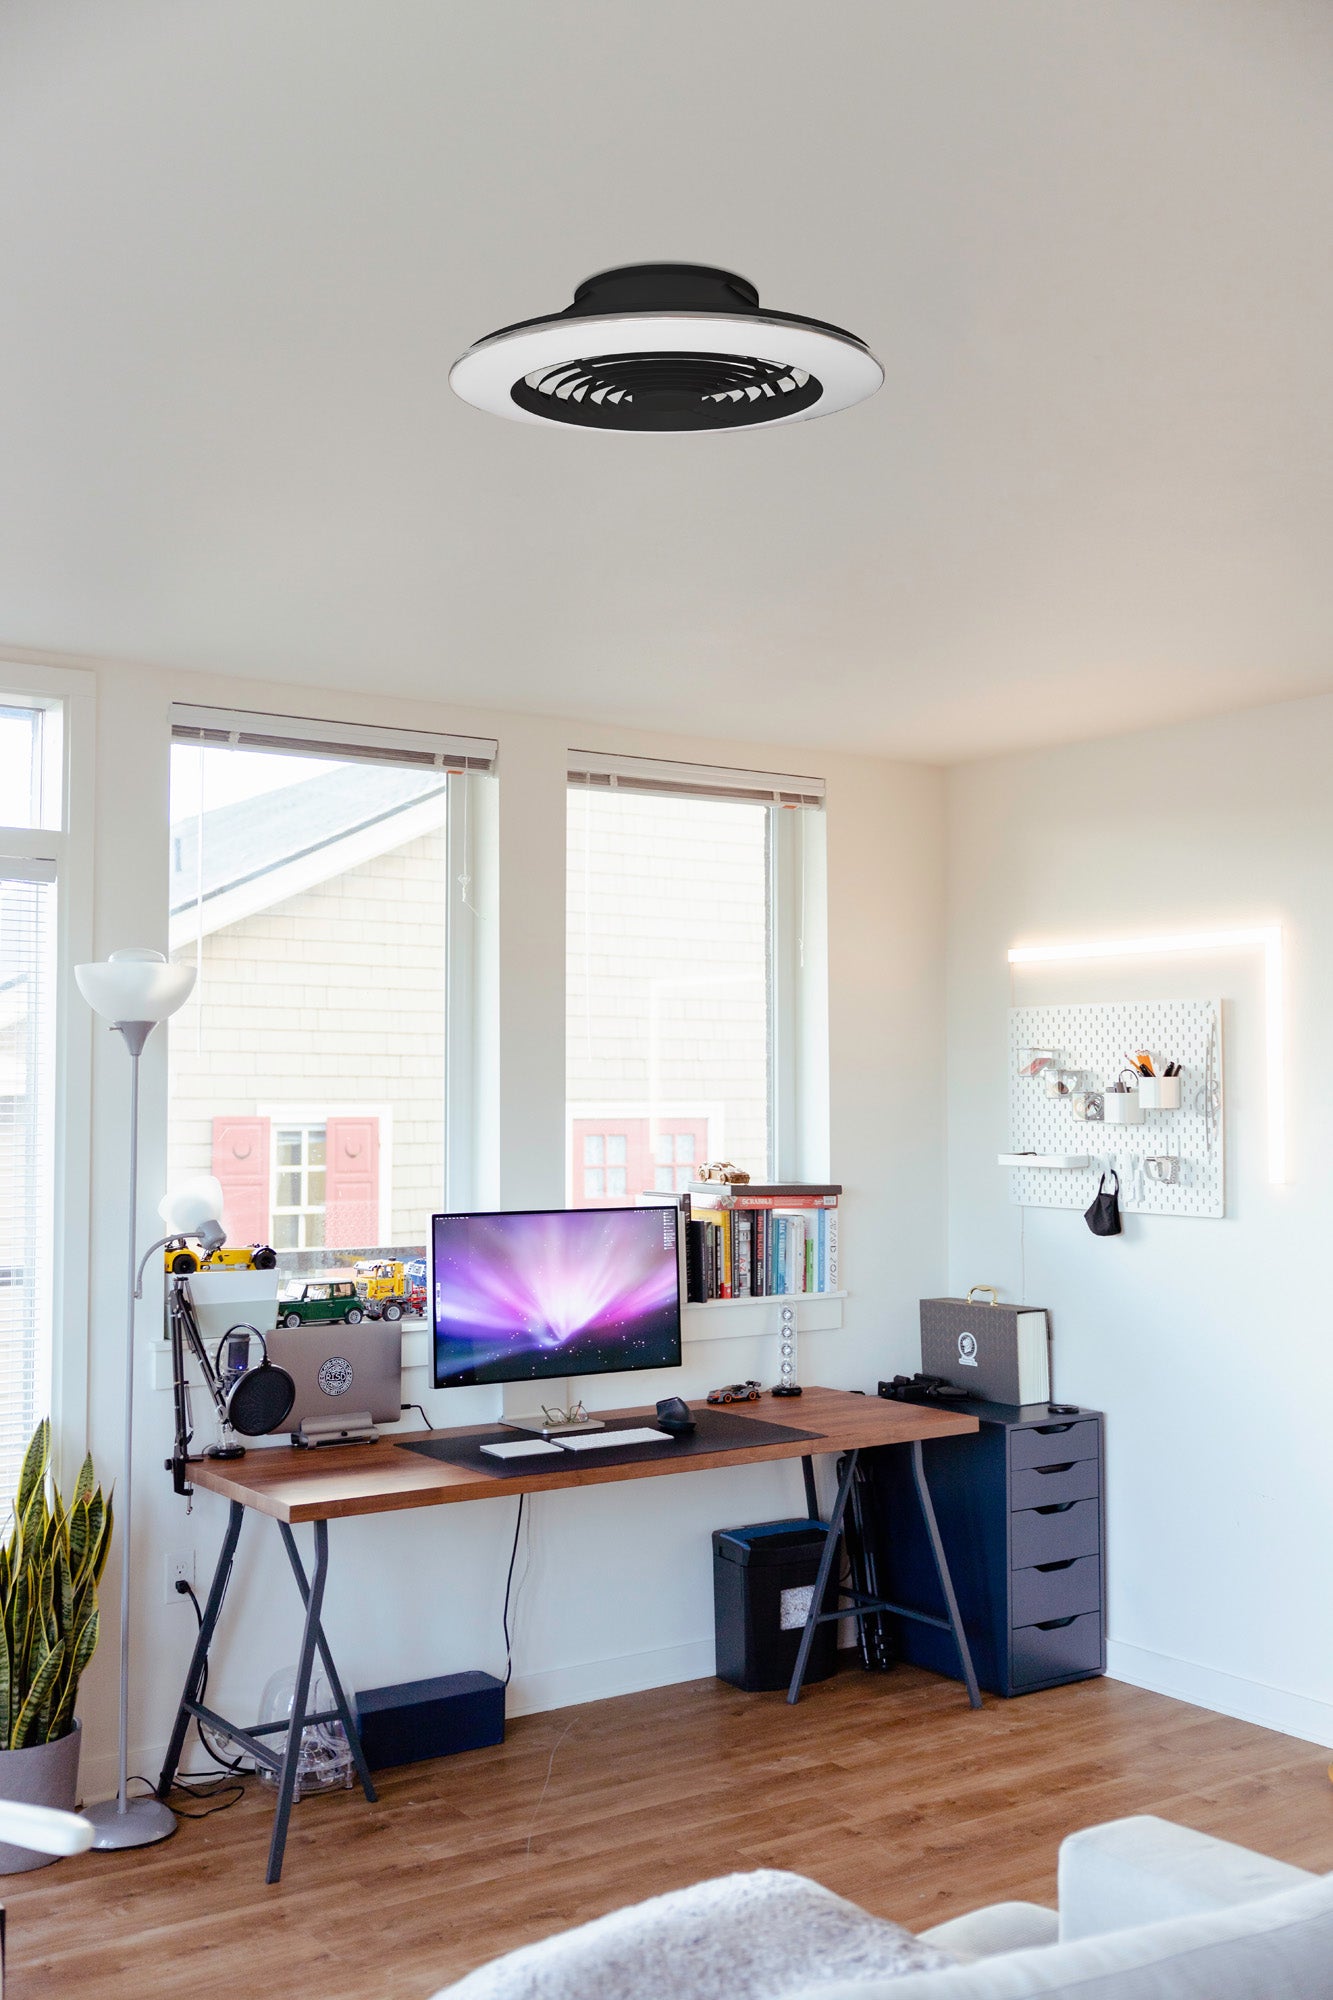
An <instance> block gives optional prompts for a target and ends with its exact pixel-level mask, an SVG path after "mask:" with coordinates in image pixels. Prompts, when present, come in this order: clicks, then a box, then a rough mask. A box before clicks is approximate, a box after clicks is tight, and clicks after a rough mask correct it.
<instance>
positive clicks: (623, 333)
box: [449, 311, 884, 436]
mask: <svg viewBox="0 0 1333 2000" xmlns="http://www.w3.org/2000/svg"><path fill="white" fill-rule="evenodd" d="M670 354H679V355H681V356H689V357H699V356H708V357H727V356H734V357H735V358H736V360H737V362H738V363H748V364H753V363H754V362H755V361H756V360H761V361H762V365H763V366H765V367H766V368H769V369H771V370H772V371H773V374H774V380H775V381H776V380H780V379H790V380H791V381H792V382H793V384H794V385H795V386H794V392H785V393H784V395H783V398H782V400H783V401H784V402H786V400H787V395H788V394H791V396H792V402H793V404H796V403H797V402H799V404H800V407H792V408H791V409H784V410H782V411H780V412H778V411H775V412H773V414H772V415H769V414H768V413H767V410H766V411H765V416H764V419H763V421H762V426H761V425H760V424H759V423H755V424H753V425H747V424H743V423H737V422H724V423H704V424H700V425H698V426H681V427H680V428H681V430H682V431H683V432H684V434H687V435H690V436H696V435H698V434H699V431H701V430H707V429H714V428H716V429H727V430H738V429H749V428H760V427H762V428H764V429H771V428H773V427H774V426H775V425H777V424H784V423H798V422H800V421H802V420H803V419H804V418H805V417H810V416H825V415H829V414H831V413H832V412H833V411H835V410H841V409H846V408H847V407H849V405H851V404H852V403H858V402H861V401H862V400H863V399H864V398H865V397H867V396H870V395H873V394H874V392H875V390H876V389H878V388H879V386H880V384H881V383H882V382H883V380H884V371H883V369H882V368H881V367H880V365H879V363H878V361H876V360H875V357H874V356H873V355H872V354H871V353H870V351H869V349H868V348H867V347H865V345H864V344H863V343H862V342H861V341H859V340H857V339H856V338H855V336H853V335H851V334H847V333H843V332H842V331H840V330H839V329H836V328H830V327H826V326H824V325H823V324H822V323H820V322H818V321H811V320H802V319H799V318H797V317H795V316H793V315H785V314H782V313H765V312H756V313H749V314H746V313H736V314H730V313H719V312H708V311H705V312H681V311H675V312H662V313H652V312H645V311H634V312H625V313H615V314H605V315H602V316H595V315H585V316H582V317H578V318H573V319H571V318H566V317H564V316H563V315H562V316H559V317H554V318H550V319H545V320H540V321H529V322H527V323H525V324H523V325H522V326H518V327H514V328H509V329H506V330H504V331H502V332H500V333H495V334H489V335H487V336H486V337H485V338H484V339H482V340H479V341H477V342H476V343H475V345H474V346H472V347H470V348H469V349H468V351H467V353H466V354H464V355H462V356H461V357H460V359H459V360H458V361H456V362H455V363H454V365H453V367H452V369H451V370H450V372H449V381H450V385H451V387H452V388H453V389H454V391H455V393H456V394H457V395H459V396H461V397H462V398H463V400H464V401H465V402H468V403H471V404H473V405H474V406H475V407H476V408H477V409H481V410H486V411H488V412H490V413H491V414H492V415H494V416H504V417H509V418H511V419H513V420H515V421H517V422H520V423H537V424H547V425H550V424H551V423H559V422H560V419H559V418H557V417H555V416H554V415H553V414H552V415H548V414H547V413H546V411H547V409H549V408H550V400H549V391H544V390H543V388H542V384H543V380H544V378H546V377H548V376H550V375H551V374H553V373H556V372H563V371H569V372H570V373H571V374H572V375H573V376H574V377H575V378H576V379H578V377H579V375H580V371H581V368H582V367H583V365H584V364H587V363H589V362H595V361H597V360H598V359H599V358H602V357H607V356H614V357H618V358H620V359H626V358H628V359H631V360H632V359H633V358H634V357H644V356H661V355H670ZM811 381H814V382H815V383H817V385H818V392H817V393H812V394H810V395H807V394H806V393H805V392H806V390H807V388H808V385H809V383H810V382H811ZM520 385H524V387H526V389H527V391H528V401H529V402H530V403H536V402H538V401H540V403H541V404H544V405H545V406H546V407H545V408H540V407H539V408H532V407H525V403H524V402H523V401H520V400H518V398H517V397H516V395H515V391H516V390H519V388H520ZM751 386H753V385H751ZM742 393H743V394H744V395H745V397H746V400H747V401H748V402H749V403H751V404H754V403H757V402H761V401H765V402H767V401H771V399H772V398H773V396H774V395H775V393H776V392H775V391H774V390H773V389H772V388H769V389H768V390H767V391H766V392H765V390H764V389H762V388H761V389H760V390H759V393H758V394H757V395H750V394H749V393H748V390H747V389H745V387H744V385H743V384H742ZM605 400H609V399H605ZM620 400H621V399H620V398H619V397H617V401H618V402H619V401H620ZM700 400H701V404H702V402H703V400H704V398H703V397H701V399H700ZM707 400H708V401H709V402H710V403H711V404H712V406H713V408H714V409H716V408H717V406H718V401H719V399H718V398H717V397H715V396H714V397H708V398H707ZM598 407H599V408H601V407H604V405H598ZM561 427H562V428H578V429H597V430H604V431H605V430H611V431H615V430H622V431H623V434H627V435H631V436H640V435H643V434H644V432H643V429H642V428H635V429H629V428H628V427H622V426H619V425H616V424H612V423H565V424H562V425H561Z"/></svg>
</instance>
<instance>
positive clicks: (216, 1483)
mask: <svg viewBox="0 0 1333 2000" xmlns="http://www.w3.org/2000/svg"><path fill="white" fill-rule="evenodd" d="M696 1407H697V1408H700V1409H702V1408H703V1407H704V1405H703V1404H702V1403H697V1404H696ZM730 1413H731V1414H732V1415H734V1416H738V1417H744V1416H751V1417H758V1418H760V1419H761V1420H762V1421H763V1422H765V1423H783V1422H787V1423H790V1424H792V1425H793V1426H794V1427H796V1428H799V1429H800V1430H803V1431H814V1432H816V1433H817V1435H816V1436H815V1437H811V1438H793V1439H792V1441H791V1442H790V1443H789V1444H763V1445H754V1446H750V1445H742V1446H741V1447H740V1448H739V1450H738V1449H735V1448H733V1449H732V1450H730V1451H704V1452H696V1453H694V1454H692V1455H691V1456H690V1457H689V1458H678V1459H674V1460H672V1461H670V1462H665V1461H663V1460H661V1459H642V1460H640V1461H638V1462H637V1463H635V1464H633V1465H615V1466H611V1465H598V1464H596V1462H595V1460H594V1458H593V1456H592V1454H581V1455H580V1456H579V1457H577V1458H576V1459H574V1460H573V1461H572V1462H571V1463H568V1464H561V1465H559V1466H552V1465H550V1464H549V1463H548V1464H544V1465H543V1466H542V1469H541V1470H540V1471H539V1470H537V1469H536V1468H535V1467H534V1469H533V1470H532V1471H531V1472H513V1473H509V1474H507V1475H506V1476H505V1477H504V1478H503V1479H497V1478H493V1477H491V1475H490V1474H488V1473H485V1472H474V1471H472V1470H471V1469H470V1468H469V1467H467V1466H464V1465H447V1464H444V1463H443V1462H442V1461H440V1460H438V1459H432V1458H423V1457H422V1455H421V1453H420V1452H415V1451H399V1450H398V1448H397V1445H396V1443H395V1442H394V1441H393V1440H392V1439H391V1438H389V1437H387V1436H385V1437H382V1438H381V1439H380V1440H379V1443H378V1444H347V1445H322V1446H320V1447H318V1448H317V1449H315V1450H308V1451H307V1450H298V1449H297V1448H296V1447H295V1446H292V1445H275V1446H266V1447H261V1448H257V1449H251V1450H250V1451H248V1452H247V1453H246V1456H245V1457H244V1458H241V1459H233V1460H231V1461H230V1462H228V1461H226V1460H221V1461H219V1460H215V1459H199V1460H196V1461H194V1462H192V1463H191V1465H190V1470H189V1478H190V1481H191V1483H192V1484H193V1485H195V1486H197V1487H200V1488H202V1489H204V1490H205V1491H207V1492H209V1493H219V1494H221V1495H222V1497H223V1499H224V1500H239V1501H240V1502H241V1504H242V1506H245V1507H253V1508H254V1509H255V1510H256V1511H257V1512H258V1513H261V1514H271V1515H272V1516H273V1518H274V1519H275V1520H277V1521H331V1520H338V1519H340V1518H342V1517H343V1516H345V1515H349V1514H392V1513H396V1512H397V1511H398V1510H399V1509H400V1508H404V1507H440V1506H443V1505H446V1504H447V1503H449V1502H450V1501H454V1500H503V1499H505V1498H506V1497H507V1496H508V1495H509V1494H511V1493H548V1492H553V1491H554V1490H555V1489H556V1488H557V1487H562V1486H604V1485H610V1484H611V1483H613V1482H614V1481H616V1480H622V1479H661V1478H663V1477H665V1476H666V1475H668V1474H673V1473H682V1472H714V1471H717V1470H718V1469H719V1468H722V1467H725V1466H729V1465H753V1464H755V1463H757V1462H758V1461H759V1460H761V1459H766V1458H804V1457H806V1456H807V1455H810V1456H816V1455H818V1454H820V1453H824V1452H841V1451H854V1450H861V1449H865V1448H868V1447H870V1446H872V1445H882V1444H910V1443H911V1442H912V1440H913V1439H915V1438H934V1437H960V1436H963V1435H965V1434H966V1433H967V1432H969V1431H975V1430H976V1429H977V1428H978V1425H977V1420H976V1418H975V1417H971V1416H965V1415H963V1414H962V1413H961V1412H959V1411H957V1410H950V1409H943V1408H934V1409H927V1408H925V1407H923V1406H921V1405H919V1404H914V1403H897V1402H889V1401H886V1400H885V1399H884V1398H883V1397H880V1396H858V1395H856V1394H855V1393H854V1392H853V1391H851V1390H849V1389H807V1390H806V1391H805V1394H804V1395H803V1396H801V1397H800V1398H799V1400H798V1399H796V1398H792V1399H791V1400H790V1401H784V1400H782V1399H779V1400H778V1401H776V1402H775V1401H774V1400H773V1399H772V1398H771V1397H768V1396H765V1397H764V1399H763V1401H762V1402H759V1403H733V1404H732V1405H731V1406H730ZM597 1414H598V1416H605V1417H613V1418H615V1419H617V1420H623V1421H626V1422H630V1421H632V1422H635V1423H645V1422H649V1421H651V1420H652V1419H653V1418H655V1417H656V1415H657V1412H656V1410H654V1409H653V1408H651V1407H648V1408H646V1409H635V1410H599V1411H598V1412H597ZM494 1429H495V1426H494V1424H466V1425H461V1426H459V1427H458V1428H457V1429H455V1430H453V1431H452V1432H450V1431H430V1432H415V1433H411V1435H413V1436H415V1437H422V1436H430V1437H448V1436H453V1437H466V1436H469V1435H472V1434H475V1433H476V1432H478V1431H482V1432H485V1431H493V1430H494Z"/></svg>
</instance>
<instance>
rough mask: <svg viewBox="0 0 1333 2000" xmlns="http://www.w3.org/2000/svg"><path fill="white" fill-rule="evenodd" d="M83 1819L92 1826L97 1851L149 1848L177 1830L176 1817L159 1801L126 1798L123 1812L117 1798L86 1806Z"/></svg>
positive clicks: (168, 1807)
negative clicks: (100, 1849)
mask: <svg viewBox="0 0 1333 2000" xmlns="http://www.w3.org/2000/svg"><path fill="white" fill-rule="evenodd" d="M84 1818H85V1819H90V1820H91V1821H92V1823H93V1828H94V1832H93V1846H94V1847H96V1848H104V1849H110V1848H117V1847H151V1846H152V1844H153V1842H154V1841H155V1840H167V1839H169V1838H170V1836H171V1835H172V1834H173V1833H174V1832H175V1831H176V1815H175V1813H174V1812H173V1811H172V1810H171V1807H170V1806H164V1805H163V1803H162V1801H161V1800H160V1799H151V1798H150V1799H127V1800H126V1801H125V1810H124V1812H122V1811H121V1809H120V1800H119V1799H104V1800H103V1801H102V1803H101V1805H97V1806H89V1807H88V1809H87V1811H86V1812H85V1813H84Z"/></svg>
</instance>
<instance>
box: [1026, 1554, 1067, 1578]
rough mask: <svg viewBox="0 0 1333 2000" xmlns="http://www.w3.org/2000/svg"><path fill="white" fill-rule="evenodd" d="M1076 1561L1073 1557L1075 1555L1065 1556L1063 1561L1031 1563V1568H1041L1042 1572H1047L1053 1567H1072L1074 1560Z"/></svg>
mask: <svg viewBox="0 0 1333 2000" xmlns="http://www.w3.org/2000/svg"><path fill="white" fill-rule="evenodd" d="M1076 1561H1077V1557H1075V1556H1066V1557H1065V1559H1064V1561H1063V1562H1058V1563H1033V1565H1032V1567H1033V1569H1039V1570H1041V1571H1042V1573H1043V1574H1049V1572H1050V1571H1051V1570H1053V1569H1072V1568H1073V1567H1074V1564H1075V1562H1076Z"/></svg>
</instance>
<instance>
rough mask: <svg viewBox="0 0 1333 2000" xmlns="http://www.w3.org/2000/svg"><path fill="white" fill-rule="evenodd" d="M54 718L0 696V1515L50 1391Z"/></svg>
mask: <svg viewBox="0 0 1333 2000" xmlns="http://www.w3.org/2000/svg"><path fill="white" fill-rule="evenodd" d="M62 722H63V716H62V710H61V705H60V703H59V702H58V701H50V702H39V701H36V700H32V701H25V700H23V699H21V698H19V697H17V696H6V695H0V820H3V821H4V822H5V824H4V825H0V1513H2V1512H3V1511H4V1510H5V1509H7V1508H8V1505H9V1501H10V1499H11V1497H12V1495H13V1492H14V1489H15V1486H16V1485H17V1482H18V1470H19V1465H20V1463H21V1460H22V1455H23V1448H24V1445H25V1444H26V1442H27V1439H28V1436H29V1434H30V1432H31V1431H32V1429H33V1426H34V1425H35V1424H36V1422H37V1421H38V1419H39V1418H40V1417H42V1416H44V1415H45V1414H46V1411H47V1409H48V1407H49V1405H50V1398H51V1359H52V1355H51V1343H52V1323H53V1308H54V1296H55V1273H54V1259H53V1242H54V1231H55V1167H56V1162H55V1150H56V1116H55V1097H56V1023H57V1019H58V1017H59V1012H60V1009H59V1006H58V1000H57V976H56V971H57V916H58V909H57V895H58V889H57V875H58V872H59V863H58V855H59V851H60V846H61V843H60V841H59V839H58V838H56V839H52V838H47V837H42V838H38V839H34V838H33V836H34V835H35V834H39V833H40V831H41V830H42V829H50V830H51V831H52V832H53V833H55V834H57V835H58V834H59V832H60V830H61V818H62V810H63V785H62V757H61V739H62ZM40 848H45V849H46V850H47V852H46V853H41V852H39V851H38V849H40Z"/></svg>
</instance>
